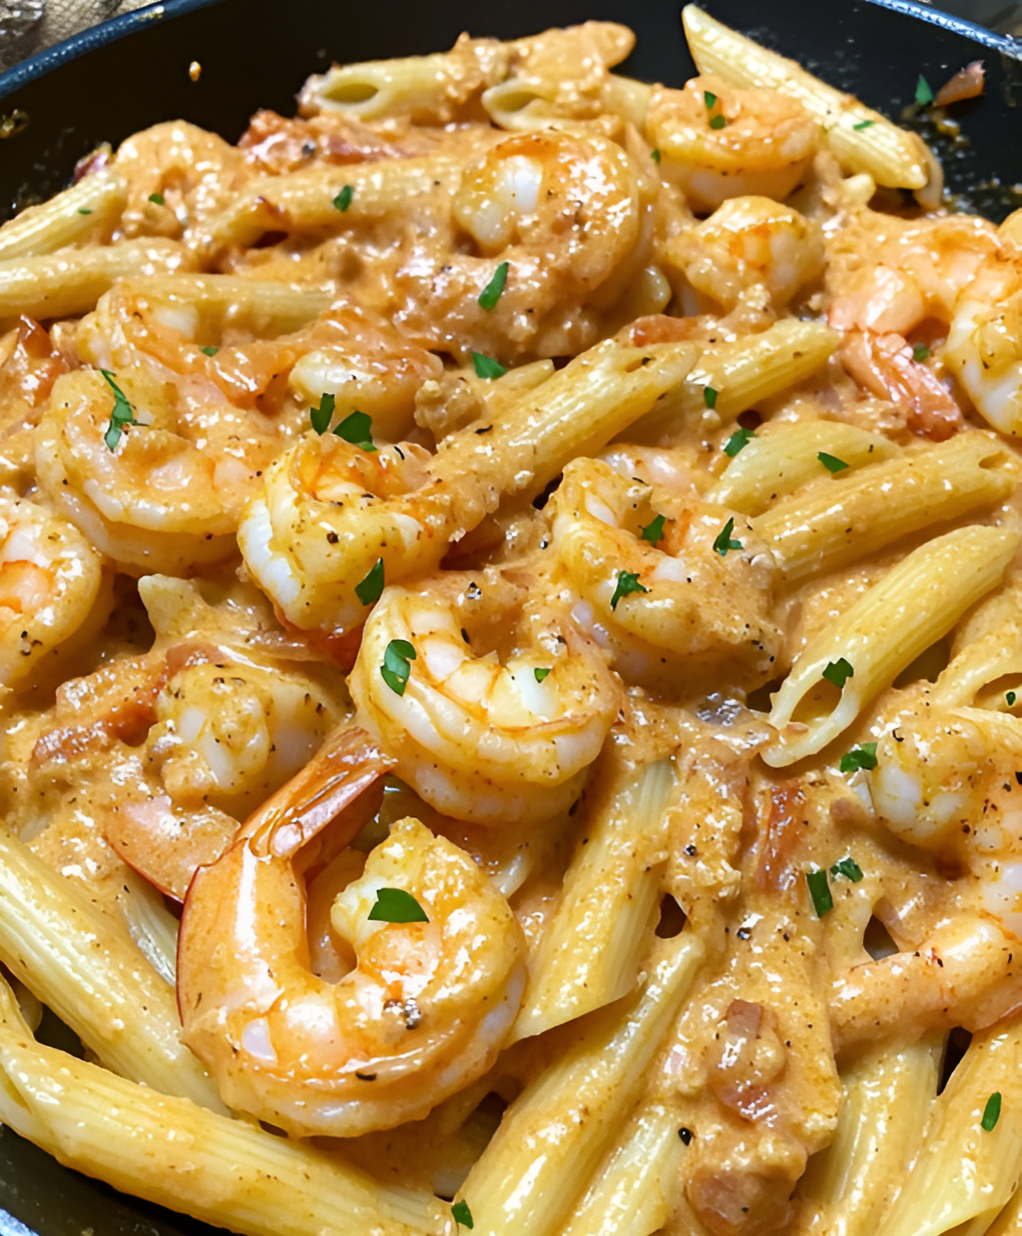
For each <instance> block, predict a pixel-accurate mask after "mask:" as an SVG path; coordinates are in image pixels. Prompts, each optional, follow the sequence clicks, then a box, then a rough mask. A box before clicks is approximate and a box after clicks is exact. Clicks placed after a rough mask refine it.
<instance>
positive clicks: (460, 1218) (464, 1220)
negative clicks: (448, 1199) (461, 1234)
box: [451, 1199, 476, 1227]
mask: <svg viewBox="0 0 1022 1236" xmlns="http://www.w3.org/2000/svg"><path fill="white" fill-rule="evenodd" d="M451 1214H452V1215H454V1222H455V1223H457V1224H458V1226H459V1227H475V1225H476V1224H475V1220H474V1219H473V1218H472V1212H471V1210H469V1208H468V1202H466V1201H465V1200H464V1199H463V1200H462V1201H460V1202H455V1203H454V1205H453V1206H452V1207H451Z"/></svg>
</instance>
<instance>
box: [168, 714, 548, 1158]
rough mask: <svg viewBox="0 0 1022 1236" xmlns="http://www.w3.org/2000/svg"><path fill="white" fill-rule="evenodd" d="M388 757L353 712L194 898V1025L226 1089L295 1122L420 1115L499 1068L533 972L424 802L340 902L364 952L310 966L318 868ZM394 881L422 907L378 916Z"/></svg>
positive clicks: (340, 918) (367, 801) (347, 1128)
mask: <svg viewBox="0 0 1022 1236" xmlns="http://www.w3.org/2000/svg"><path fill="white" fill-rule="evenodd" d="M386 767H387V761H386V759H385V758H383V757H382V756H381V753H380V752H379V751H378V750H377V749H376V748H375V747H374V746H373V744H372V743H371V742H370V741H369V740H368V738H367V736H366V735H365V733H364V732H363V731H361V730H358V729H357V728H356V729H353V728H348V729H345V730H342V731H341V732H340V734H339V735H338V736H337V737H336V738H335V739H333V740H331V742H330V743H329V744H328V745H327V746H326V747H325V748H324V750H323V751H322V752H321V753H320V755H319V756H317V758H316V759H315V760H314V761H313V762H312V764H310V765H309V766H308V767H307V768H306V769H305V770H304V771H303V772H302V773H300V774H299V775H298V777H297V778H295V780H294V781H293V782H291V783H290V784H289V785H287V786H285V787H284V789H283V790H282V791H281V792H280V793H279V794H278V795H277V796H276V797H275V798H273V799H272V800H271V801H270V802H269V803H267V804H266V805H265V806H264V808H263V809H262V810H261V811H259V812H257V813H256V815H255V816H253V817H252V819H251V820H250V821H249V822H248V823H247V824H246V825H245V827H244V828H243V829H242V831H241V832H240V833H239V835H238V837H237V839H236V840H235V841H234V843H233V844H232V845H231V847H230V848H229V849H228V850H227V851H226V853H225V854H224V855H223V856H222V857H221V858H220V859H218V860H217V862H216V863H214V864H213V865H212V866H210V867H204V868H202V869H201V870H200V871H199V872H198V873H197V874H196V877H195V880H194V881H193V883H192V886H191V888H190V890H189V892H188V897H187V900H186V902H185V910H184V915H183V917H182V921H181V935H180V947H179V952H178V1002H179V1008H180V1012H181V1020H182V1024H183V1026H184V1040H185V1042H186V1043H187V1044H188V1045H189V1046H190V1047H191V1048H192V1050H193V1051H194V1052H195V1053H196V1055H198V1056H199V1057H200V1059H202V1060H203V1061H204V1062H205V1063H206V1064H207V1066H208V1067H209V1068H210V1070H211V1071H212V1073H213V1075H214V1077H215V1078H216V1080H217V1082H218V1084H219V1086H220V1089H221V1093H222V1094H223V1095H224V1098H225V1101H226V1102H227V1103H228V1104H229V1105H230V1106H232V1107H234V1108H236V1109H239V1110H241V1111H246V1112H249V1113H251V1114H252V1115H255V1116H257V1117H259V1118H260V1119H263V1120H268V1121H270V1122H271V1123H272V1124H274V1125H277V1126H278V1127H280V1128H283V1129H285V1130H287V1131H288V1132H289V1133H292V1134H294V1135H297V1136H309V1135H327V1136H334V1137H353V1136H358V1135H359V1134H362V1133H366V1132H370V1131H372V1130H376V1129H388V1128H393V1127H394V1126H395V1125H398V1124H402V1123H404V1122H406V1121H409V1120H418V1119H421V1118H423V1117H424V1116H426V1115H427V1114H428V1112H429V1111H430V1110H431V1109H432V1108H433V1107H435V1106H436V1104H437V1103H439V1102H440V1101H441V1100H443V1099H444V1098H446V1097H447V1096H449V1095H451V1094H453V1093H455V1092H456V1091H458V1090H461V1089H462V1088H464V1087H465V1086H467V1085H468V1084H470V1083H471V1082H473V1081H475V1080H476V1079H477V1078H478V1077H480V1076H482V1075H483V1073H485V1072H486V1071H487V1069H489V1067H490V1066H491V1065H492V1063H493V1061H494V1060H495V1059H496V1056H497V1053H498V1051H499V1050H500V1048H501V1047H502V1045H503V1042H504V1039H505V1038H506V1036H507V1033H508V1031H509V1030H510V1027H511V1023H512V1021H513V1020H514V1017H515V1015H516V1014H517V1012H518V1008H519V1005H520V1003H521V998H522V993H523V990H524V987H525V967H524V962H523V951H524V949H523V938H522V933H521V928H520V927H519V926H518V923H517V921H516V920H515V918H514V915H513V914H512V913H511V910H510V909H509V908H508V905H507V902H506V901H505V900H504V898H503V897H502V896H501V895H500V893H498V892H497V890H496V889H495V888H494V887H493V885H492V884H491V883H490V881H489V880H488V879H487V877H486V876H485V875H484V874H483V872H482V871H480V869H479V868H478V867H477V865H476V864H475V863H474V862H473V860H472V859H471V858H469V857H468V855H466V854H465V853H464V852H463V851H462V850H460V849H459V848H458V847H457V846H455V845H453V844H452V843H451V842H449V841H447V840H445V839H444V838H441V837H434V836H433V835H432V834H431V833H430V831H429V830H428V829H427V828H426V827H425V826H424V825H422V824H420V823H419V822H418V821H417V820H413V819H405V820H402V821H400V822H398V823H397V824H395V825H394V827H393V828H392V830H391V833H390V836H389V837H388V838H387V839H386V840H385V841H384V842H382V843H381V844H380V845H378V846H377V847H376V848H375V849H374V850H373V851H372V852H371V853H370V855H369V857H368V859H367V862H366V867H365V872H364V874H363V875H362V876H361V877H360V878H358V879H356V880H355V881H354V882H353V883H351V884H349V885H348V887H347V888H346V889H345V890H344V891H343V892H342V893H341V894H340V895H339V896H338V897H337V898H336V899H335V900H334V902H333V906H332V908H331V913H330V919H331V924H332V926H333V929H334V931H335V932H336V933H337V934H338V935H339V936H340V937H341V938H342V939H343V940H344V941H346V942H347V944H348V945H350V947H351V948H352V949H353V951H354V954H355V966H354V969H352V970H351V971H350V972H349V973H347V974H345V975H344V976H343V977H342V978H341V979H340V981H339V982H336V983H330V982H327V981H324V980H323V979H321V978H318V977H317V976H316V975H314V974H313V973H312V972H311V970H310V969H309V968H308V962H307V959H308V956H309V949H308V943H307V940H306V938H305V931H304V926H303V925H304V922H305V912H304V911H305V893H304V881H305V876H306V873H307V872H309V871H310V870H311V869H312V868H314V867H315V866H316V865H317V864H321V863H322V862H323V860H324V858H327V859H329V856H330V853H331V852H336V851H337V850H338V848H340V847H343V846H344V845H346V844H347V843H348V842H350V841H351V839H352V838H353V837H354V835H355V834H356V833H357V832H358V831H359V830H360V829H361V827H362V826H363V825H364V824H365V823H366V821H367V820H368V819H369V818H370V817H371V815H372V814H373V812H374V811H375V810H376V808H377V807H378V805H379V796H380V790H381V782H380V777H381V776H382V773H383V772H384V771H385V769H386ZM335 820H336V821H337V823H336V824H335V825H334V826H333V828H330V827H329V826H330V825H331V823H332V822H333V821H335ZM382 889H399V890H401V891H402V892H404V893H406V894H410V896H411V897H412V898H414V900H415V901H416V902H417V903H418V905H419V907H420V908H421V911H422V913H423V915H424V916H425V920H426V921H418V922H410V923H399V922H393V921H373V920H371V919H370V911H371V910H372V908H373V906H374V904H376V901H377V897H378V895H379V894H380V891H381V890H382Z"/></svg>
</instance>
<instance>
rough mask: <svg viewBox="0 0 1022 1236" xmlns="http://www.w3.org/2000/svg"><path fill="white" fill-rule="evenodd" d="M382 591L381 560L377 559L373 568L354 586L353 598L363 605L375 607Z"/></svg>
mask: <svg viewBox="0 0 1022 1236" xmlns="http://www.w3.org/2000/svg"><path fill="white" fill-rule="evenodd" d="M382 591H383V559H382V558H377V559H376V564H375V566H373V567H371V568H370V570H369V574H368V575H367V576H366V577H365V579H364V580H363V581H362V582H361V583H360V584H356V585H355V596H357V597H358V599H359V600H360V601H361V602H362V604H363V605H375V604H376V602H377V601H378V600H379V599H380V593H381V592H382Z"/></svg>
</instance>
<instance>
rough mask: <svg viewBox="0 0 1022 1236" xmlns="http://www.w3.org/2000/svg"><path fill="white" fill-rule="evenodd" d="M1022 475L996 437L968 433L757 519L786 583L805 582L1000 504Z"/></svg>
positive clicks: (836, 481)
mask: <svg viewBox="0 0 1022 1236" xmlns="http://www.w3.org/2000/svg"><path fill="white" fill-rule="evenodd" d="M1017 472H1018V469H1017V465H1016V464H1015V461H1014V459H1013V457H1012V456H1011V454H1010V453H1009V452H1008V451H1007V450H1006V449H1005V447H1004V446H1003V445H1002V444H1001V443H1000V442H999V441H998V440H997V438H996V437H995V436H994V435H993V434H988V433H985V432H980V431H977V432H975V433H962V434H959V435H957V436H956V437H954V438H951V439H949V440H948V441H947V442H942V443H940V444H939V445H937V446H930V447H926V448H924V449H923V450H921V451H919V452H917V453H915V454H911V455H905V456H902V457H899V458H897V459H890V460H887V461H886V462H883V463H877V464H872V465H870V466H869V467H867V468H863V469H861V471H857V472H854V473H853V474H852V475H850V476H849V475H847V474H845V473H838V474H837V475H835V476H834V477H832V478H831V481H830V483H828V484H824V485H821V486H820V487H819V488H818V489H813V490H812V491H811V492H810V493H807V494H805V495H799V496H797V497H794V498H789V499H788V500H787V501H786V502H779V503H777V504H776V505H775V506H773V507H771V508H770V510H768V511H767V512H765V514H763V515H760V516H759V517H758V518H756V519H754V520H753V521H752V522H753V527H754V528H755V529H756V532H757V533H758V534H759V536H761V537H762V538H763V539H764V540H765V541H766V542H767V544H768V545H769V546H770V548H771V550H772V552H773V555H774V558H775V560H776V561H777V564H778V566H779V567H780V568H781V571H782V572H783V573H784V577H785V579H787V580H789V581H791V580H798V579H804V578H805V577H806V576H808V575H817V574H820V573H821V572H824V571H830V570H834V569H835V568H837V567H841V566H845V565H847V564H848V563H850V562H855V561H857V560H858V559H859V558H864V557H865V556H866V555H867V554H872V553H874V552H875V551H876V550H878V549H882V548H884V546H886V545H891V544H893V543H894V542H895V541H898V540H900V539H901V538H902V537H904V536H908V535H909V534H910V533H913V532H919V531H920V530H921V529H923V528H927V527H932V526H933V525H934V524H939V523H942V522H944V521H946V520H951V519H958V518H960V517H961V516H963V515H966V514H968V513H969V512H970V511H974V510H976V508H977V507H981V506H990V505H992V504H993V503H995V502H1000V501H1001V500H1002V499H1004V498H1006V497H1007V496H1008V494H1009V493H1011V491H1012V489H1013V488H1014V486H1015V483H1016V480H1017Z"/></svg>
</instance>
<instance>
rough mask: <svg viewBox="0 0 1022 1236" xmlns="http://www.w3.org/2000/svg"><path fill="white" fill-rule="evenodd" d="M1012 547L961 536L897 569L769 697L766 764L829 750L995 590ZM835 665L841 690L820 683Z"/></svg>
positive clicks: (993, 532)
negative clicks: (770, 735) (773, 737)
mask: <svg viewBox="0 0 1022 1236" xmlns="http://www.w3.org/2000/svg"><path fill="white" fill-rule="evenodd" d="M880 466H884V465H880ZM1018 541H1019V537H1018V534H1017V533H1016V532H1009V531H1007V530H1006V529H1001V528H984V527H978V526H976V527H969V528H959V529H958V530H957V531H955V532H949V533H947V534H946V535H944V536H940V537H935V538H934V539H933V540H932V541H928V542H927V543H926V544H925V545H922V546H920V548H919V549H916V550H913V552H912V553H910V554H909V555H908V556H907V557H906V558H904V559H903V560H902V561H901V562H900V563H898V565H897V566H896V567H894V568H893V569H892V570H891V571H889V572H888V573H887V575H885V576H884V578H883V579H882V580H881V581H880V583H878V584H875V585H874V586H873V587H872V588H871V589H870V590H869V591H868V592H867V593H865V595H863V596H862V597H861V598H860V599H859V600H858V601H856V602H855V604H854V605H852V606H851V608H850V609H848V610H847V611H846V612H845V613H844V614H843V615H842V616H841V617H840V618H838V619H837V621H836V622H834V623H833V624H832V625H831V626H829V627H828V628H827V629H826V630H824V631H823V632H821V634H820V635H819V636H817V637H816V638H815V639H813V640H811V641H810V643H809V644H808V645H807V646H806V648H805V649H804V650H803V652H802V653H801V654H800V655H799V657H798V658H797V659H796V661H795V664H794V665H793V666H792V667H791V673H790V674H789V675H788V677H787V678H786V679H785V680H784V683H783V684H782V686H781V688H780V690H779V691H778V692H777V694H776V695H774V696H773V700H772V707H771V710H770V724H771V725H773V726H774V728H775V729H776V730H777V731H778V740H777V742H775V743H773V744H771V746H769V747H768V748H767V749H766V750H765V751H764V752H763V758H764V759H765V760H766V762H767V763H768V764H770V765H771V766H772V767H774V768H785V767H787V765H789V764H793V763H795V761H796V760H800V759H803V758H804V757H805V756H807V755H813V754H815V753H816V752H817V751H822V750H823V748H824V747H826V746H827V744H828V743H830V742H833V740H834V739H835V738H837V737H838V735H839V734H841V733H842V732H843V731H844V730H846V729H847V728H848V726H850V725H851V724H852V722H853V721H854V720H855V718H856V717H857V716H858V715H859V712H860V711H861V710H862V708H863V707H865V705H866V704H867V703H869V701H870V700H872V699H873V698H874V697H875V696H876V695H878V694H879V692H880V691H882V690H883V689H884V688H885V687H887V686H890V684H891V683H892V682H893V681H894V679H895V678H896V677H897V675H898V673H899V672H900V671H901V670H903V669H904V668H905V667H906V666H907V665H910V664H911V663H912V662H913V661H914V660H915V658H916V657H917V656H919V654H920V653H921V652H923V651H924V650H925V649H926V648H929V646H930V645H931V644H932V643H934V641H935V640H938V639H940V637H941V636H942V635H946V634H947V632H948V631H950V629H951V628H952V627H953V626H954V624H955V623H956V622H957V621H958V619H959V618H960V617H961V616H962V614H964V613H965V611H966V610H967V609H968V608H969V606H970V605H973V604H975V602H976V601H978V600H979V599H980V598H981V597H983V596H985V595H986V593H988V592H989V591H990V589H991V588H993V587H994V586H995V585H996V584H997V583H998V582H999V580H1000V579H1001V577H1002V576H1003V574H1004V571H1005V568H1006V567H1007V565H1008V563H1009V562H1010V561H1011V558H1012V555H1013V554H1014V553H1015V550H1016V548H1017V546H1018ZM839 662H843V663H844V664H847V665H848V666H850V667H851V672H850V673H848V674H847V677H845V676H844V673H843V670H842V668H841V667H840V666H839V667H838V671H837V672H838V676H839V677H840V678H841V679H842V681H843V684H844V685H843V686H841V687H838V686H836V685H835V684H834V683H833V681H829V680H827V679H825V677H824V673H825V671H827V670H828V667H831V666H838V663H839ZM830 672H831V673H833V672H834V671H833V670H831V671H830ZM835 697H836V698H835Z"/></svg>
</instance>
